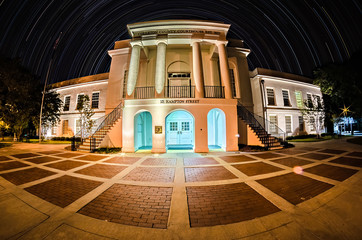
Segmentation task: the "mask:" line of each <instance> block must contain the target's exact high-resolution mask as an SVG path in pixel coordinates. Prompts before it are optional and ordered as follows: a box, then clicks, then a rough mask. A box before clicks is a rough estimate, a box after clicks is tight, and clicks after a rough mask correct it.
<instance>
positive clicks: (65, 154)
mask: <svg viewBox="0 0 362 240" xmlns="http://www.w3.org/2000/svg"><path fill="white" fill-rule="evenodd" d="M81 155H84V153H75V152H68V153H62V154H57V155H56V156H57V157H62V158H73V157H78V156H81Z"/></svg>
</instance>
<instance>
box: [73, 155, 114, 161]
mask: <svg viewBox="0 0 362 240" xmlns="http://www.w3.org/2000/svg"><path fill="white" fill-rule="evenodd" d="M107 157H108V156H102V155H85V156H81V157H77V159H80V160H87V161H98V160H102V159H105V158H107Z"/></svg>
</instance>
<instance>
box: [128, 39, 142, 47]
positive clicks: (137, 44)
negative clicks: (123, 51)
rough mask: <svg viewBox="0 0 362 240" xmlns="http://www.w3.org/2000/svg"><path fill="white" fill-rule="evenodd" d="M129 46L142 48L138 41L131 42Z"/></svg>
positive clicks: (140, 42)
mask: <svg viewBox="0 0 362 240" xmlns="http://www.w3.org/2000/svg"><path fill="white" fill-rule="evenodd" d="M130 44H131V46H132V47H134V46H140V47H143V44H142V41H140V40H138V41H131V42H130Z"/></svg>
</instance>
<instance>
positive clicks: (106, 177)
mask: <svg viewBox="0 0 362 240" xmlns="http://www.w3.org/2000/svg"><path fill="white" fill-rule="evenodd" d="M361 167H362V150H361V146H359V145H354V144H350V143H347V142H346V141H345V139H339V140H331V141H324V142H317V143H297V144H296V147H295V148H291V149H285V150H280V151H271V152H256V153H249V152H248V153H225V152H211V153H208V154H196V153H190V152H186V153H182V152H179V153H177V152H176V153H175V152H172V153H166V154H160V155H153V154H148V153H135V154H121V153H120V154H113V155H102V154H90V153H83V152H81V153H80V152H69V151H65V150H64V146H63V145H43V144H42V145H41V144H14V145H13V146H11V147H7V148H2V149H0V213H1V214H0V239H361V236H362V227H361V226H362V224H361V223H362V207H361V200H362V199H361V196H362V194H361V193H362V181H361V179H362V178H361V177H362V173H361V171H360V170H361Z"/></svg>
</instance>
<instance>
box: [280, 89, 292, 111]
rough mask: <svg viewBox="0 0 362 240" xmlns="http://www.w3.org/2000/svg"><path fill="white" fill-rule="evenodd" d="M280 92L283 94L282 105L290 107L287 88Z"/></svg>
mask: <svg viewBox="0 0 362 240" xmlns="http://www.w3.org/2000/svg"><path fill="white" fill-rule="evenodd" d="M282 94H283V102H284V106H286V107H290V101H289V91H288V90H282Z"/></svg>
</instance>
